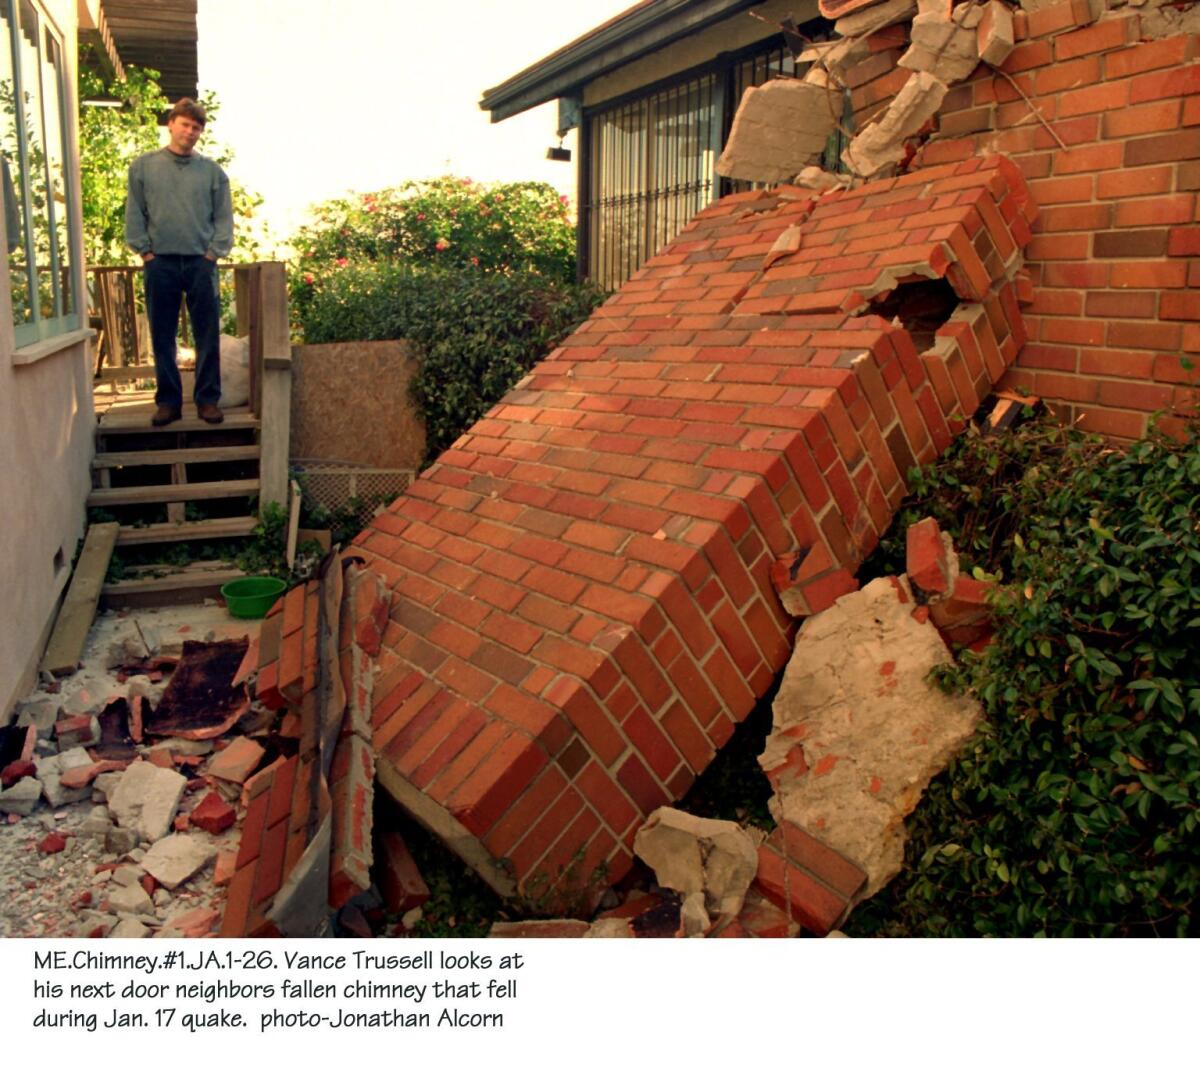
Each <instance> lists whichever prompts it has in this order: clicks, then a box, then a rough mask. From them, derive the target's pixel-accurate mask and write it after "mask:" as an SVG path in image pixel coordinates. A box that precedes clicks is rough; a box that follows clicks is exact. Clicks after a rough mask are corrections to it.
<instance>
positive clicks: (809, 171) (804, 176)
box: [792, 166, 850, 190]
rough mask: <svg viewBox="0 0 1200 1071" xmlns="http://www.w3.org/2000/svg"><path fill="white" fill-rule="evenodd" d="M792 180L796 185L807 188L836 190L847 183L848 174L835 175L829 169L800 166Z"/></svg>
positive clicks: (848, 179)
mask: <svg viewBox="0 0 1200 1071" xmlns="http://www.w3.org/2000/svg"><path fill="white" fill-rule="evenodd" d="M792 181H793V182H794V183H795V184H796V185H797V186H803V187H805V189H809V190H836V189H838V188H839V187H842V186H847V185H849V182H850V176H849V175H835V174H833V172H831V171H825V170H823V169H821V168H819V167H815V166H814V167H805V168H802V169H801V170H800V173H799V174H798V175H797V176H796V177H795V179H793V180H792Z"/></svg>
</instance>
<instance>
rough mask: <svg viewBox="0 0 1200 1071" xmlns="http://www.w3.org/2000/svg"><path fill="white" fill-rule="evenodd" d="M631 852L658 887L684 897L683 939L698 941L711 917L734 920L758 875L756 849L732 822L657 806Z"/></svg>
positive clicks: (749, 839)
mask: <svg viewBox="0 0 1200 1071" xmlns="http://www.w3.org/2000/svg"><path fill="white" fill-rule="evenodd" d="M633 850H634V851H635V852H636V853H637V854H638V855H639V856H641V858H642V859H644V860H645V861H646V863H647V864H648V865H649V866H650V868H651V869H652V870H653V871H654V874H655V877H656V878H657V879H658V883H659V885H661V886H663V887H664V888H667V889H674V890H675V891H676V892H678V893H680V894H681V895H682V896H683V904H682V907H681V923H682V926H683V932H684V935H685V936H687V937H697V936H702V935H703V934H704V933H705V931H707V930H708V928H709V926H710V925H711V916H713V915H716V916H719V917H724V918H733V917H735V916H736V915H737V914H738V912H739V911H741V909H742V901H743V900H744V899H745V897H746V890H747V889H749V888H750V882H752V881H753V880H754V875H755V873H756V872H757V871H758V845H757V844H756V843H755V840H754V838H753V837H752V836H751V835H750V834H749V833H748V832H747V831H746V830H744V829H742V827H741V826H739V825H738V824H737V823H736V822H723V821H719V820H717V819H713V818H696V817H695V816H694V815H690V814H686V813H685V812H683V811H678V810H676V809H675V808H674V807H659V808H658V810H656V811H655V812H654V813H653V814H651V815H650V817H649V818H648V819H647V820H646V823H645V825H643V826H642V828H641V829H639V830H638V832H637V836H636V837H635V838H634V841H633Z"/></svg>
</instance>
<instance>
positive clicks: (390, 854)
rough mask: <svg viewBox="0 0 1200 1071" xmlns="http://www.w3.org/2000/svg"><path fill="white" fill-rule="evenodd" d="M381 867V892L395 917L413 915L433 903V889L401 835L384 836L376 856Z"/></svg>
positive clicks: (387, 834)
mask: <svg viewBox="0 0 1200 1071" xmlns="http://www.w3.org/2000/svg"><path fill="white" fill-rule="evenodd" d="M376 858H377V860H378V864H379V891H380V893H381V894H382V896H383V903H384V907H386V908H387V910H388V911H389V912H391V913H392V914H395V915H401V914H403V913H404V912H406V911H411V910H412V909H413V908H414V907H420V906H421V905H422V904H424V903H426V902H427V901H428V900H429V887H428V886H427V885H426V884H425V879H424V878H422V877H421V872H420V870H419V869H418V868H417V864H416V862H415V861H414V860H413V857H412V853H411V852H409V850H408V846H407V845H406V844H405V843H404V838H403V837H401V836H400V835H399V834H398V833H393V832H390V831H387V832H384V833H382V834H381V835H380V837H379V849H378V851H377V852H376Z"/></svg>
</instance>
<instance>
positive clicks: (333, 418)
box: [291, 342, 425, 469]
mask: <svg viewBox="0 0 1200 1071" xmlns="http://www.w3.org/2000/svg"><path fill="white" fill-rule="evenodd" d="M417 368H418V364H417V361H416V360H415V359H414V358H413V356H412V354H411V352H410V350H409V347H408V345H407V343H404V342H333V343H328V344H326V345H320V346H296V347H295V348H294V349H293V350H292V441H291V456H292V457H293V458H297V459H304V460H308V461H317V460H319V461H346V462H350V463H352V464H356V465H370V466H373V467H375V468H385V469H411V468H419V467H420V464H421V460H422V458H423V457H424V454H425V425H424V423H423V422H422V420H421V417H420V415H419V414H418V413H417V411H416V408H415V407H414V405H413V403H412V401H411V400H410V399H409V396H408V388H409V384H410V383H411V382H412V378H413V376H414V375H415V374H416V372H417Z"/></svg>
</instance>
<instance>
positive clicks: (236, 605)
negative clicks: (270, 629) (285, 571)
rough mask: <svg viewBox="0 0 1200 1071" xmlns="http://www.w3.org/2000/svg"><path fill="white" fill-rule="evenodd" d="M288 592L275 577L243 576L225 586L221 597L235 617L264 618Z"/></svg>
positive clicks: (285, 585) (284, 585)
mask: <svg viewBox="0 0 1200 1071" xmlns="http://www.w3.org/2000/svg"><path fill="white" fill-rule="evenodd" d="M286 590H287V584H285V583H284V582H283V581H282V580H277V579H276V578H275V577H273V576H242V577H238V579H237V580H231V581H229V583H228V584H225V585H223V586H222V588H221V597H222V598H223V599H224V600H225V606H226V608H227V609H228V610H229V612H230V613H231V614H232V615H233V616H234V617H263V616H265V615H266V612H267V611H268V610H269V609H271V607H272V606H273V605H274V604H275V600H276V599H278V598H279V596H280V595H282V594H283V593H284V592H285V591H286Z"/></svg>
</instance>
